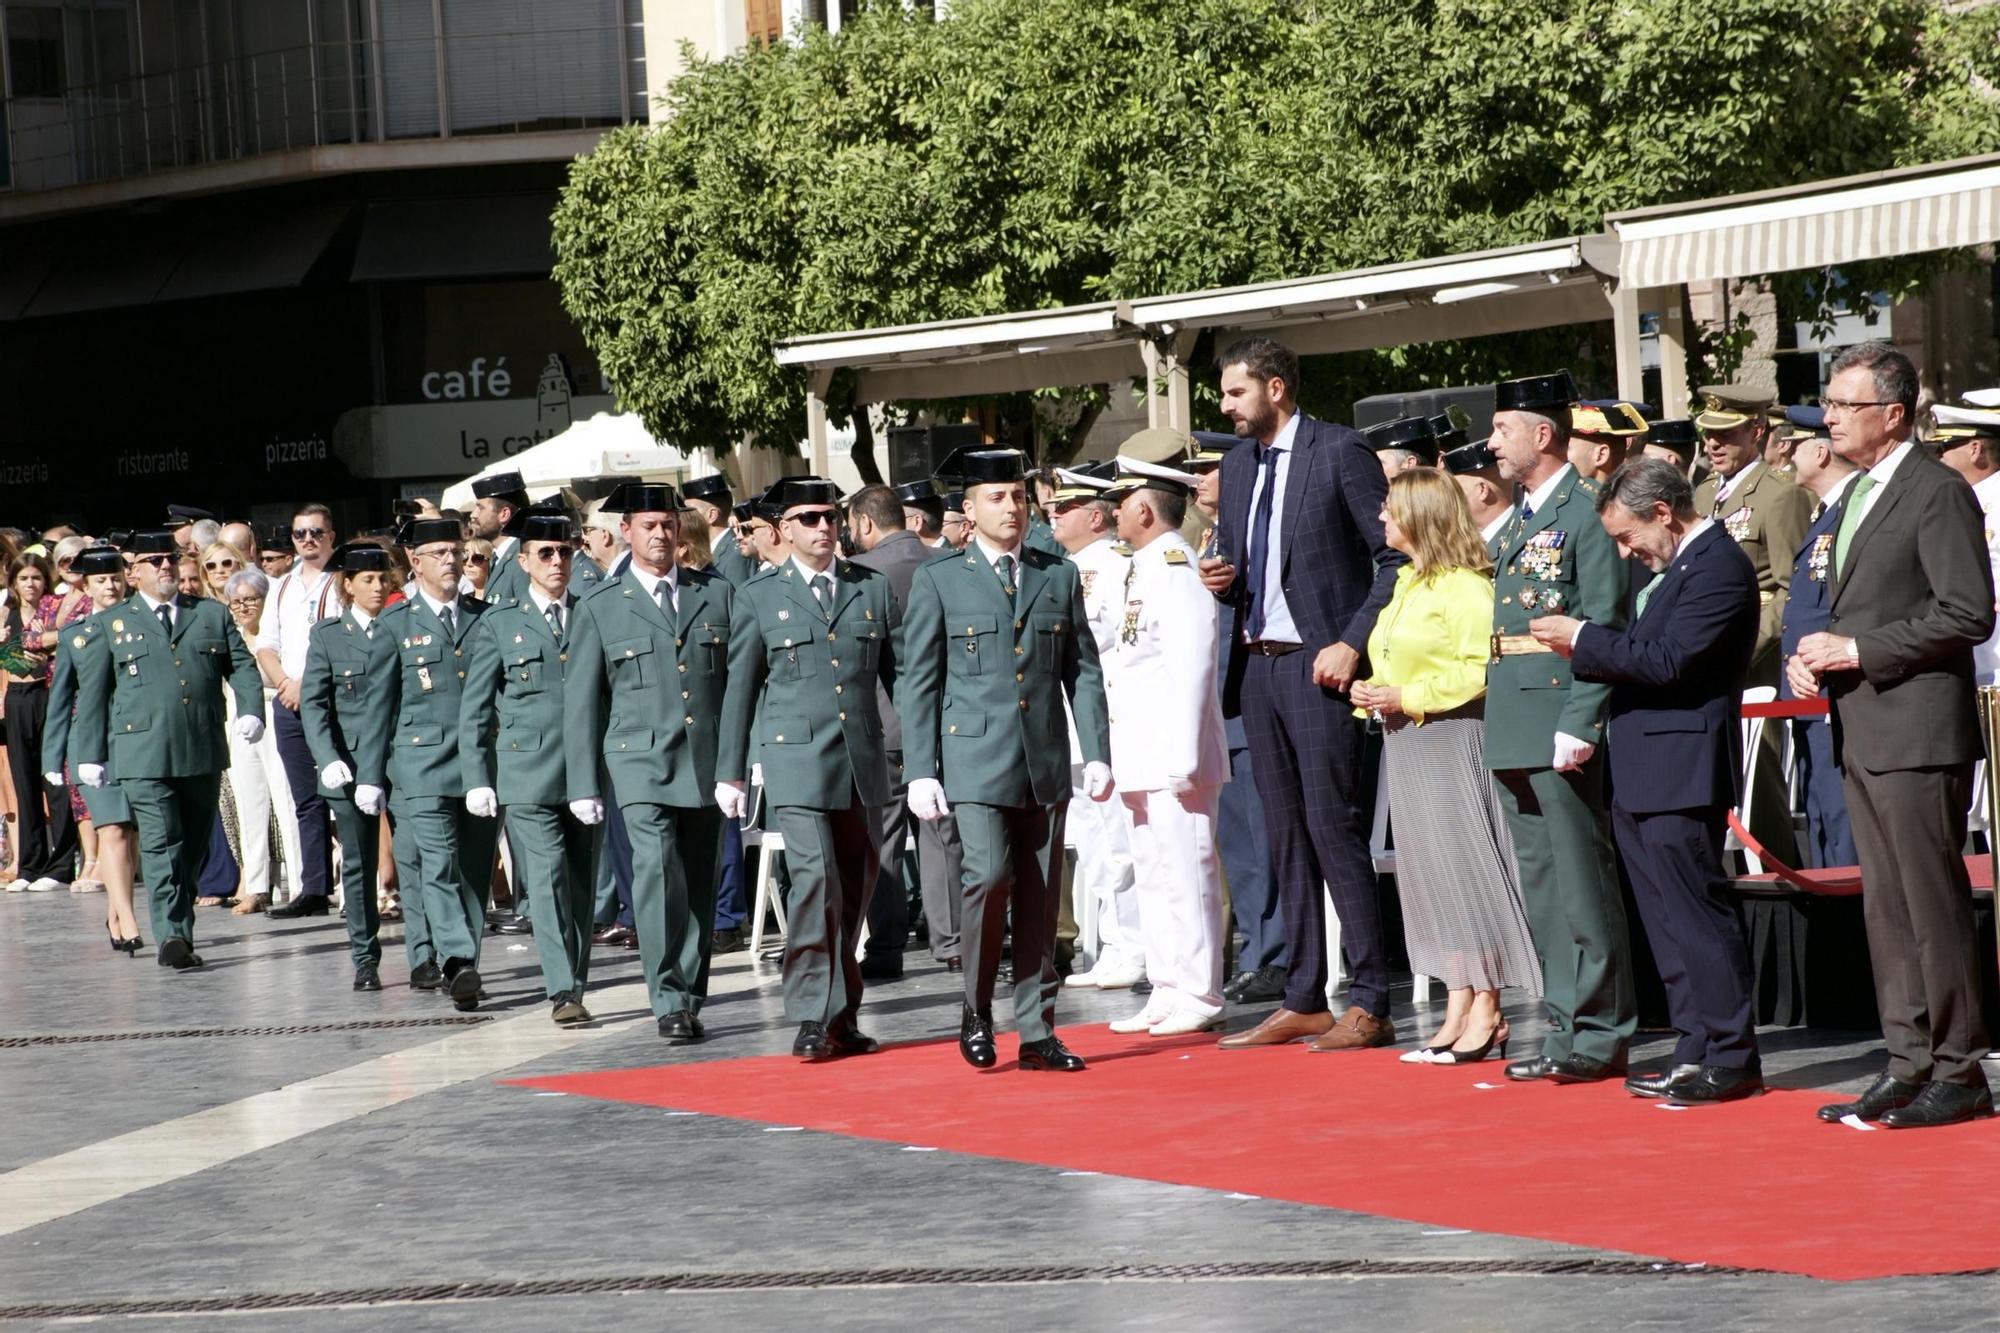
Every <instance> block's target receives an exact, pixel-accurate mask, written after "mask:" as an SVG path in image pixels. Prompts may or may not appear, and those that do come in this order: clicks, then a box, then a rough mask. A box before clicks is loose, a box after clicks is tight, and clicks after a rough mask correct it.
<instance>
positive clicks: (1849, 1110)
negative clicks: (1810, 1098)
mask: <svg viewBox="0 0 2000 1333" xmlns="http://www.w3.org/2000/svg"><path fill="white" fill-rule="evenodd" d="M1923 1090H1924V1085H1923V1084H1921V1083H1905V1082H1903V1081H1902V1080H1900V1079H1896V1078H1891V1077H1890V1076H1889V1075H1887V1074H1883V1075H1882V1076H1881V1077H1879V1078H1877V1079H1876V1080H1875V1081H1874V1082H1873V1083H1870V1084H1869V1085H1868V1091H1866V1092H1864V1093H1862V1094H1861V1096H1860V1098H1859V1100H1856V1101H1851V1102H1830V1103H1828V1104H1827V1105H1825V1106H1822V1107H1820V1108H1819V1118H1820V1119H1821V1120H1824V1121H1826V1123H1827V1124H1829V1125H1837V1124H1839V1123H1840V1122H1841V1121H1842V1120H1844V1119H1846V1118H1847V1117H1848V1116H1853V1117H1854V1118H1855V1119H1856V1120H1880V1119H1881V1118H1882V1117H1883V1116H1885V1115H1887V1114H1888V1113H1889V1112H1891V1111H1894V1110H1897V1109H1898V1108H1900V1107H1904V1106H1908V1105H1909V1104H1910V1103H1911V1102H1913V1101H1915V1100H1916V1099H1917V1094H1918V1093H1920V1092H1922V1091H1923Z"/></svg>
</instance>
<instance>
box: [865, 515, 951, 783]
mask: <svg viewBox="0 0 2000 1333" xmlns="http://www.w3.org/2000/svg"><path fill="white" fill-rule="evenodd" d="M937 558H938V553H937V552H936V551H935V550H933V549H932V548H930V547H928V546H926V545H924V543H923V539H922V538H920V537H918V536H917V534H916V533H914V532H892V533H890V534H889V535H888V536H886V537H884V538H883V539H882V540H881V541H879V542H877V543H876V545H875V549H874V550H872V551H863V552H862V553H861V554H860V555H857V556H855V557H854V563H855V564H857V565H859V566H861V567H862V568H863V569H872V570H874V571H875V572H876V573H878V574H881V575H882V576H884V577H885V578H887V579H888V580H889V595H890V597H891V598H893V599H894V601H895V603H896V622H897V623H898V624H901V623H902V620H903V608H904V607H906V606H908V605H909V604H910V579H911V578H912V577H913V576H914V575H915V574H916V572H917V566H918V565H922V564H928V563H929V562H930V561H932V560H935V559H937ZM877 690H878V698H877V702H878V703H879V704H880V706H881V709H882V748H883V749H885V750H901V749H902V748H903V719H902V718H901V717H900V716H898V715H897V713H896V704H895V700H893V699H892V698H890V695H889V691H888V690H887V689H886V688H882V687H879V686H878V687H877Z"/></svg>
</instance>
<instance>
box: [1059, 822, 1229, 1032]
mask: <svg viewBox="0 0 2000 1333" xmlns="http://www.w3.org/2000/svg"><path fill="white" fill-rule="evenodd" d="M1220 790H1221V789H1220V788H1219V787H1214V786H1203V787H1196V788H1195V789H1194V790H1192V791H1190V792H1187V793H1185V794H1183V795H1180V796H1176V795H1174V794H1173V793H1172V792H1170V791H1121V792H1119V794H1118V795H1119V803H1120V805H1121V806H1122V807H1123V809H1124V814H1125V818H1126V821H1127V823H1128V824H1129V825H1130V828H1131V833H1132V864H1133V869H1134V871H1135V873H1136V879H1137V888H1138V898H1139V931H1140V936H1141V938H1142V939H1143V940H1144V941H1145V947H1146V976H1147V978H1148V979H1149V980H1151V981H1152V983H1153V997H1154V999H1155V1000H1156V1001H1160V1002H1161V1003H1160V1007H1161V1008H1162V1009H1165V1008H1166V1005H1165V1000H1167V999H1168V998H1171V1000H1172V1001H1173V1003H1174V1005H1176V1006H1179V1007H1181V1008H1184V1009H1192V1010H1194V1011H1196V1012H1198V1013H1202V1014H1219V1013H1221V1012H1222V865H1221V862H1220V861H1219V860H1218V859H1217V856H1216V850H1215V800H1216V796H1217V795H1218V793H1219V792H1220ZM1070 808H1071V809H1072V810H1073V809H1075V808H1076V807H1075V805H1074V804H1072V805H1071V807H1070Z"/></svg>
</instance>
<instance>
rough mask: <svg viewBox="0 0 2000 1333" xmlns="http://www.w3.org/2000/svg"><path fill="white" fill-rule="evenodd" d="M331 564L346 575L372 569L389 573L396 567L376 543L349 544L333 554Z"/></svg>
mask: <svg viewBox="0 0 2000 1333" xmlns="http://www.w3.org/2000/svg"><path fill="white" fill-rule="evenodd" d="M432 540H436V539H435V538H433V539H432ZM330 563H331V564H332V565H333V567H334V568H335V569H337V570H340V571H341V572H342V573H344V574H365V573H367V572H368V571H369V570H371V569H372V570H378V571H382V572H387V571H388V570H391V569H394V568H395V567H396V561H395V559H394V557H392V556H391V555H390V554H389V553H388V552H387V551H385V550H383V549H382V548H381V547H380V546H379V545H377V544H376V543H374V542H349V543H347V544H346V545H345V546H343V547H341V548H340V549H339V550H337V551H335V552H334V553H333V557H332V559H331V561H330Z"/></svg>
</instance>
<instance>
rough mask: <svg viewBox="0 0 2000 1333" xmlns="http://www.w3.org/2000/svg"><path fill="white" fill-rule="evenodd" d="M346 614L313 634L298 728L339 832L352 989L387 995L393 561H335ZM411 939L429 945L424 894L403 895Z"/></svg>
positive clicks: (366, 556) (379, 555)
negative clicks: (381, 861) (384, 906)
mask: <svg viewBox="0 0 2000 1333" xmlns="http://www.w3.org/2000/svg"><path fill="white" fill-rule="evenodd" d="M330 563H331V565H332V567H333V568H334V569H335V570H337V571H339V577H340V591H341V601H342V602H343V603H345V604H346V607H347V609H346V610H345V611H343V612H341V614H339V615H337V616H329V617H328V618H327V619H325V620H322V621H320V622H319V623H318V624H316V625H314V626H313V627H312V632H311V634H310V636H309V637H308V638H307V640H306V670H305V674H304V675H303V676H301V677H300V678H299V724H300V726H301V727H302V728H303V729H304V731H305V734H306V745H307V746H308V748H310V749H311V750H312V757H313V765H314V767H316V768H317V769H318V770H319V794H320V795H321V796H323V797H325V798H326V804H327V808H328V809H329V810H331V811H332V812H333V826H334V828H335V829H336V830H338V831H339V833H340V899H341V907H342V913H343V915H345V916H346V918H347V948H348V952H349V954H350V955H351V956H352V958H353V959H354V989H356V990H362V991H378V990H381V989H382V977H381V974H380V971H379V968H380V966H381V962H382V941H381V938H380V930H381V915H380V912H379V910H378V909H377V906H376V902H375V866H376V858H377V855H378V854H379V853H380V851H381V847H382V820H381V815H382V804H383V800H384V798H385V793H384V791H383V787H384V785H385V784H386V783H387V781H388V779H387V778H386V777H385V776H384V767H385V765H386V764H387V762H388V746H389V735H390V731H391V729H392V728H393V727H394V726H395V722H396V719H395V718H394V717H393V716H391V715H390V714H389V712H388V710H387V708H386V707H385V706H384V705H385V704H386V703H387V701H388V699H389V689H390V684H391V677H393V676H394V675H395V674H396V645H395V642H394V641H393V640H392V639H391V638H390V637H389V634H388V632H387V631H386V630H384V629H383V628H382V626H381V616H382V609H383V607H384V606H385V605H386V604H387V602H388V600H389V586H390V584H389V581H390V579H391V578H393V577H394V576H395V568H396V567H395V562H394V561H393V560H392V559H391V558H390V555H389V552H387V551H386V550H384V549H383V548H381V547H380V546H376V545H374V544H373V543H369V542H359V543H352V544H349V545H347V546H343V547H341V548H340V549H339V550H337V551H335V552H334V553H333V557H332V560H331V562H330ZM403 904H404V906H403V938H404V939H405V940H406V941H408V942H409V943H408V945H407V946H406V947H408V948H409V949H410V950H411V952H412V954H413V955H414V953H415V951H416V950H417V949H418V948H419V946H421V945H425V944H427V943H428V941H429V939H430V931H429V929H428V927H427V926H426V924H425V921H424V895H423V894H421V893H411V894H405V895H404V899H403Z"/></svg>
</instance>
